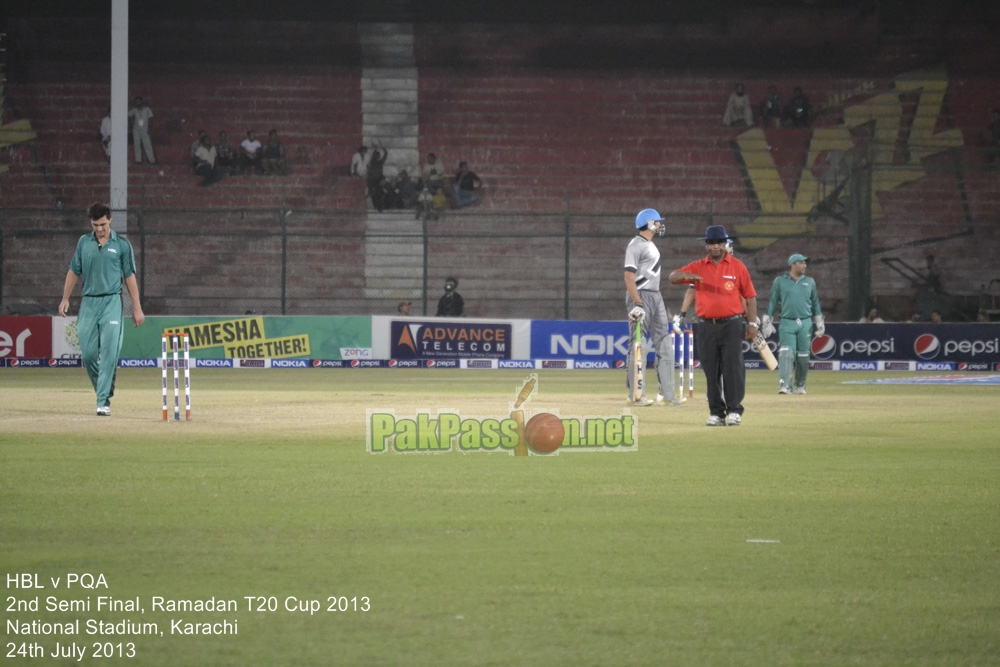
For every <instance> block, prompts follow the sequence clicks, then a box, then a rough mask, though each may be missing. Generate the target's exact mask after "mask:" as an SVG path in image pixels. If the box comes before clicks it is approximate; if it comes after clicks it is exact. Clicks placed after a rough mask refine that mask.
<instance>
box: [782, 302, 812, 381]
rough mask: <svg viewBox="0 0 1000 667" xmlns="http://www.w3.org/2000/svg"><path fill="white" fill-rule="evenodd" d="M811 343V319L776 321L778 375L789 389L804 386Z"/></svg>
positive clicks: (783, 319) (807, 372)
mask: <svg viewBox="0 0 1000 667" xmlns="http://www.w3.org/2000/svg"><path fill="white" fill-rule="evenodd" d="M811 344H812V320H811V319H809V318H808V317H806V318H797V319H794V320H793V319H785V318H784V317H783V318H781V321H780V322H778V376H779V377H780V378H781V381H782V382H784V383H785V386H786V387H788V388H789V389H791V388H793V387H804V386H806V375H808V374H809V351H810V345H811ZM793 371H794V378H793ZM793 380H794V383H793Z"/></svg>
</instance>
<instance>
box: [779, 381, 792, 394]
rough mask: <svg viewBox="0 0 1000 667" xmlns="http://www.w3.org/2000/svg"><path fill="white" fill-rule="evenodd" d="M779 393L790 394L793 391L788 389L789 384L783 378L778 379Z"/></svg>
mask: <svg viewBox="0 0 1000 667" xmlns="http://www.w3.org/2000/svg"><path fill="white" fill-rule="evenodd" d="M778 393H779V394H790V393H792V392H790V391H788V385H786V384H785V383H784V381H783V380H779V381H778Z"/></svg>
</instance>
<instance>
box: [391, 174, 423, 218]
mask: <svg viewBox="0 0 1000 667" xmlns="http://www.w3.org/2000/svg"><path fill="white" fill-rule="evenodd" d="M419 186H420V184H419V183H417V182H416V181H415V180H413V179H412V178H410V174H409V173H408V172H407V171H406V170H405V169H403V170H402V171H400V172H399V178H398V179H397V180H396V193H397V194H398V195H399V207H400V208H405V209H412V208H413V207H414V206H416V205H417V197H418V196H419V194H420V192H419ZM417 217H420V216H419V215H418V216H417Z"/></svg>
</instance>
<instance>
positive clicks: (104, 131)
mask: <svg viewBox="0 0 1000 667" xmlns="http://www.w3.org/2000/svg"><path fill="white" fill-rule="evenodd" d="M101 147H102V148H104V155H105V156H107V158H108V159H109V160H110V159H111V107H108V115H107V116H105V117H104V118H102V119H101Z"/></svg>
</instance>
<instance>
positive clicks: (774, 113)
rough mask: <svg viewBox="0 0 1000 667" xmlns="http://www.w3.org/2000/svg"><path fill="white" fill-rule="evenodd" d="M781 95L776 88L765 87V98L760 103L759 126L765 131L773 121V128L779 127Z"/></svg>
mask: <svg viewBox="0 0 1000 667" xmlns="http://www.w3.org/2000/svg"><path fill="white" fill-rule="evenodd" d="M781 111H782V109H781V95H780V94H779V93H778V88H777V87H776V86H768V87H767V96H765V97H764V101H763V102H761V103H760V126H761V127H763V128H765V129H767V128H768V127H770V126H771V119H774V126H775V127H781Z"/></svg>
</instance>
